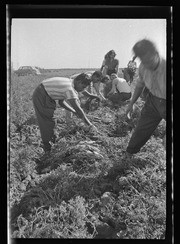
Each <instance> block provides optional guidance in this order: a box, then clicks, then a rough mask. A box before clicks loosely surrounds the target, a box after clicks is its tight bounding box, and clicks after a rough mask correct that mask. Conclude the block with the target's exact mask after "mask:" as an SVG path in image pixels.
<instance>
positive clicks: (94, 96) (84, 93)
mask: <svg viewBox="0 0 180 244" xmlns="http://www.w3.org/2000/svg"><path fill="white" fill-rule="evenodd" d="M82 94H83V95H84V96H87V97H90V98H98V96H97V95H94V94H92V93H89V92H88V91H86V90H84V91H83V92H82Z"/></svg>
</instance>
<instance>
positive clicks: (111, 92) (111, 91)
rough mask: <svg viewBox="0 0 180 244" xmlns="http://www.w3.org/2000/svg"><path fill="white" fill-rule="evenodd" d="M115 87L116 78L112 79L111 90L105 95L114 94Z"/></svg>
mask: <svg viewBox="0 0 180 244" xmlns="http://www.w3.org/2000/svg"><path fill="white" fill-rule="evenodd" d="M116 87H117V82H116V79H114V80H113V81H112V88H111V90H110V91H109V92H108V94H107V96H108V95H110V94H114V93H115V92H116Z"/></svg>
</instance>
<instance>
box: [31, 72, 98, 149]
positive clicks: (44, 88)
mask: <svg viewBox="0 0 180 244" xmlns="http://www.w3.org/2000/svg"><path fill="white" fill-rule="evenodd" d="M90 82H91V80H90V79H89V77H88V76H87V75H86V74H83V73H82V74H80V75H78V76H77V77H76V78H75V79H74V82H72V80H71V79H69V78H65V77H52V78H48V79H46V80H43V81H42V82H41V83H40V85H38V87H37V88H36V89H35V91H34V93H33V97H32V98H33V105H34V109H35V113H36V116H37V120H38V124H39V128H40V133H41V138H42V142H43V149H44V151H45V152H50V151H51V144H50V141H52V142H53V141H54V140H55V135H54V127H55V121H54V119H53V115H54V111H55V109H56V102H55V100H58V103H59V105H60V106H61V107H63V108H65V109H66V110H68V111H70V112H72V113H74V114H75V115H77V116H78V117H79V118H81V119H82V120H83V121H84V122H85V123H86V124H87V125H89V126H90V127H92V128H93V129H95V130H97V129H96V127H95V126H94V125H93V124H92V123H91V122H90V121H89V119H88V118H87V117H86V115H85V113H84V111H83V110H82V108H81V106H80V101H79V98H78V92H81V91H83V90H84V89H85V88H86V87H87V86H89V84H90ZM67 102H68V103H67Z"/></svg>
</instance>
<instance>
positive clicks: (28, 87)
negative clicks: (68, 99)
mask: <svg viewBox="0 0 180 244" xmlns="http://www.w3.org/2000/svg"><path fill="white" fill-rule="evenodd" d="M81 71H85V70H56V71H53V72H44V73H42V74H41V75H39V76H33V75H32V76H26V77H24V76H23V77H17V76H16V75H15V74H12V75H11V82H10V91H9V92H10V93H9V94H10V111H9V164H8V172H9V212H10V220H9V228H10V235H11V238H60V239H67V238H75V239H76V238H77V239H79V238H89V239H101V238H103V239H164V238H165V235H166V151H165V149H164V147H163V145H162V138H163V136H164V134H165V130H166V124H165V121H162V122H161V123H160V124H159V126H158V128H157V129H156V130H155V132H154V134H153V136H152V137H151V138H150V140H149V141H148V142H147V143H146V145H145V146H144V147H143V148H142V149H141V151H140V152H139V153H138V154H137V155H135V157H134V158H132V159H129V160H127V158H126V157H125V154H124V152H125V150H126V146H127V144H128V142H129V139H130V137H131V134H132V132H133V130H134V128H135V126H136V123H137V120H138V117H139V115H140V113H139V110H138V109H137V110H135V112H134V113H133V115H132V117H131V118H130V119H128V118H127V117H126V116H125V109H126V106H127V104H124V105H122V106H121V107H118V108H117V107H113V106H112V104H111V103H106V104H100V106H99V107H98V109H97V110H95V111H88V113H87V116H88V118H89V119H90V120H91V121H92V122H93V123H94V125H96V127H97V128H98V130H99V133H95V132H92V131H90V130H89V129H88V128H87V126H85V125H83V124H82V123H81V122H82V121H81V120H80V119H78V118H77V117H75V116H74V117H73V120H74V123H73V124H72V126H70V127H67V125H66V123H65V111H64V110H63V109H62V108H60V107H58V108H57V109H56V111H55V115H54V117H55V119H56V128H55V133H56V136H57V140H56V142H55V143H54V144H53V146H52V153H51V155H50V156H49V157H43V151H42V148H41V138H40V132H39V127H38V124H37V120H36V117H35V113H34V109H33V105H32V99H31V97H32V93H33V91H34V89H35V87H36V86H37V85H38V84H39V83H40V82H41V81H42V80H43V79H44V78H47V77H51V76H54V75H59V76H66V77H69V76H70V75H73V74H74V73H79V72H81ZM135 83H136V80H134V82H133V83H132V89H133V87H134V85H135ZM143 104H144V101H143V100H142V99H141V98H139V100H138V101H137V105H138V107H139V108H141V107H142V106H143ZM86 112H87V111H86Z"/></svg>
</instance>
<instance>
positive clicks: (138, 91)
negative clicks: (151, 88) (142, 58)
mask: <svg viewBox="0 0 180 244" xmlns="http://www.w3.org/2000/svg"><path fill="white" fill-rule="evenodd" d="M143 88H144V83H143V82H138V83H137V85H136V88H135V90H134V93H133V96H132V98H131V100H130V103H129V105H128V107H127V110H126V115H127V114H128V113H129V112H131V110H132V109H133V104H134V103H135V102H136V101H137V99H138V98H139V96H140V95H141V93H142V90H143Z"/></svg>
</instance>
